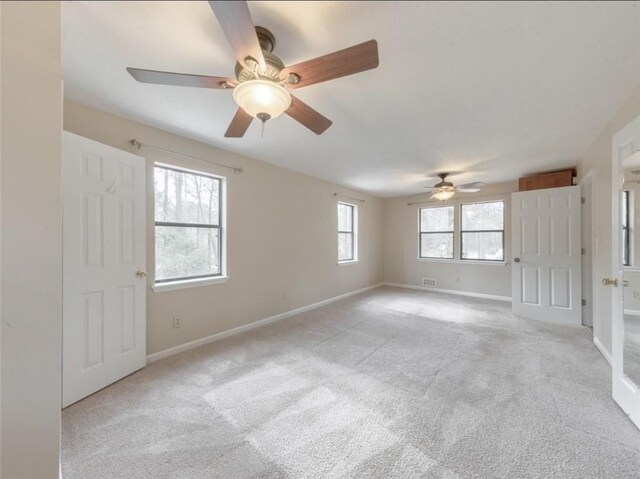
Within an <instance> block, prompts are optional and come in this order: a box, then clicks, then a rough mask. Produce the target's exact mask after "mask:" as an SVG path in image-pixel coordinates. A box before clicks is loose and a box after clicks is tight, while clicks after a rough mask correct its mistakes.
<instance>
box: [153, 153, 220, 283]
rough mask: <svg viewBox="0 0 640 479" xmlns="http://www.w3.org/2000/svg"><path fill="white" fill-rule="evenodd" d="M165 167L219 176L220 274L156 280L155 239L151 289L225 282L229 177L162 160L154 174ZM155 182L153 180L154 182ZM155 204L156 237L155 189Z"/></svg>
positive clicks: (154, 226)
mask: <svg viewBox="0 0 640 479" xmlns="http://www.w3.org/2000/svg"><path fill="white" fill-rule="evenodd" d="M156 166H159V167H164V168H172V169H178V170H182V171H184V172H186V173H193V174H199V175H206V176H211V177H212V178H217V179H218V180H220V204H219V206H221V207H222V208H221V211H220V243H221V244H220V274H219V275H216V276H207V277H204V278H192V279H180V280H175V281H163V282H160V283H156V282H155V270H156V265H155V240H154V245H153V248H154V265H153V273H154V284H153V285H152V286H151V289H152V290H153V291H154V292H155V293H162V292H165V291H175V290H180V289H188V288H197V287H200V286H209V285H214V284H224V283H226V282H227V280H228V279H229V276H227V271H228V269H227V268H228V265H227V178H226V177H224V176H220V175H216V174H214V173H209V172H206V171H201V170H194V169H192V168H186V167H183V166H181V165H174V164H171V163H164V162H160V161H156V162H154V164H153V172H154V173H153V174H154V175H155V167H156ZM152 184H153V182H152ZM153 198H154V205H153V228H154V238H155V228H156V218H155V215H156V213H155V190H154V191H153Z"/></svg>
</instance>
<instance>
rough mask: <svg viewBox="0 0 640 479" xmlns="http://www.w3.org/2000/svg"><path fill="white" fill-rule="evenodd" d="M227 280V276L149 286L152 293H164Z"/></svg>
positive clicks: (221, 282)
mask: <svg viewBox="0 0 640 479" xmlns="http://www.w3.org/2000/svg"><path fill="white" fill-rule="evenodd" d="M228 280H229V277H228V276H212V277H211V278H196V279H185V280H182V281H169V282H166V283H156V284H154V285H153V286H151V289H153V292H154V293H164V292H166V291H176V290H179V289H188V288H197V287H199V286H209V285H212V284H223V283H226V282H227V281H228Z"/></svg>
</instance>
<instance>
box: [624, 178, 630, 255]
mask: <svg viewBox="0 0 640 479" xmlns="http://www.w3.org/2000/svg"><path fill="white" fill-rule="evenodd" d="M630 196H631V194H630V192H629V191H628V190H625V191H623V192H622V264H623V265H624V266H631V222H630V218H631V208H630V202H629V198H630Z"/></svg>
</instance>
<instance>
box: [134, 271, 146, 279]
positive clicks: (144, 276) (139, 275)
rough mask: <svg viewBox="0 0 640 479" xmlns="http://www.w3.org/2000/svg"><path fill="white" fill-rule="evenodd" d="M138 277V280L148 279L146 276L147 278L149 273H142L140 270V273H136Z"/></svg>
mask: <svg viewBox="0 0 640 479" xmlns="http://www.w3.org/2000/svg"><path fill="white" fill-rule="evenodd" d="M136 276H137V277H138V278H146V276H147V272H146V271H140V270H138V271H136Z"/></svg>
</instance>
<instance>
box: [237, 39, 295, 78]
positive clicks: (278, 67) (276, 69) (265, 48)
mask: <svg viewBox="0 0 640 479" xmlns="http://www.w3.org/2000/svg"><path fill="white" fill-rule="evenodd" d="M256 35H257V36H258V41H259V42H260V48H261V49H262V55H263V56H264V62H265V64H266V68H265V70H264V71H261V72H258V75H259V77H260V78H262V79H265V80H272V81H276V82H277V81H280V72H281V71H282V70H283V69H284V63H283V62H282V60H280V57H278V56H277V55H275V54H274V53H273V48H274V47H275V45H276V39H275V37H274V36H273V33H271V32H270V31H269V30H267V29H266V28H264V27H256ZM256 66H257V63H256V62H251V64H250V67H249V68H247V67H245V66H244V65H241V64H240V63H239V62H236V70H235V73H236V78H237V79H238V81H239V82H243V81H247V80H255V79H256V75H255V73H254V68H255V67H256Z"/></svg>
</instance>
